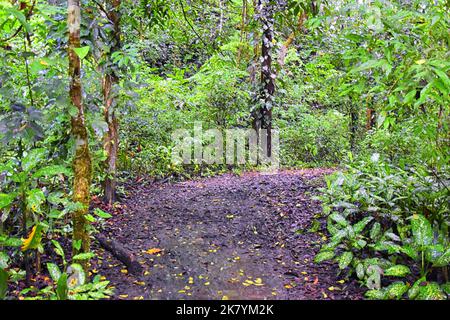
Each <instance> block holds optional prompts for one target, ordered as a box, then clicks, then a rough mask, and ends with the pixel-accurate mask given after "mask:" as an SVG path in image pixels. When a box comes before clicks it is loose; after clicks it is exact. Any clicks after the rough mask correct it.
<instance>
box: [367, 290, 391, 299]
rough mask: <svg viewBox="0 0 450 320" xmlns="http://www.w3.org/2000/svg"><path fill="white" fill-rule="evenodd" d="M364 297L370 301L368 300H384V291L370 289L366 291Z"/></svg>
mask: <svg viewBox="0 0 450 320" xmlns="http://www.w3.org/2000/svg"><path fill="white" fill-rule="evenodd" d="M364 295H365V296H366V298H367V299H370V300H384V299H386V291H384V290H377V289H372V290H368V291H367V292H366V293H365V294H364Z"/></svg>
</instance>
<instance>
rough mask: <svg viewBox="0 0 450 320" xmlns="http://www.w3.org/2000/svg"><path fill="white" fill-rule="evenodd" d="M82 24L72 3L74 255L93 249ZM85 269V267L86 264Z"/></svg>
mask: <svg viewBox="0 0 450 320" xmlns="http://www.w3.org/2000/svg"><path fill="white" fill-rule="evenodd" d="M80 24H81V13H80V0H69V1H68V19H67V25H68V27H69V77H70V99H71V101H72V104H73V105H74V106H75V107H76V108H77V110H78V114H77V115H76V116H75V117H72V121H71V122H72V135H73V137H74V140H75V155H74V159H73V170H74V181H73V201H74V202H77V203H81V204H82V205H83V206H82V208H80V209H78V210H77V211H75V212H74V213H73V242H74V243H78V242H81V246H80V247H79V249H77V247H78V246H77V245H74V249H73V254H74V255H75V254H78V253H80V252H89V250H90V239H89V233H88V230H87V226H88V221H87V220H86V219H85V214H86V213H87V212H88V210H89V203H90V200H91V197H90V191H89V189H90V185H91V176H92V167H91V154H90V151H89V140H88V131H87V128H86V123H85V115H84V106H83V101H82V88H81V77H80V76H81V61H80V58H79V57H78V55H77V54H76V53H75V51H74V49H75V48H79V47H80ZM84 266H85V267H86V265H84Z"/></svg>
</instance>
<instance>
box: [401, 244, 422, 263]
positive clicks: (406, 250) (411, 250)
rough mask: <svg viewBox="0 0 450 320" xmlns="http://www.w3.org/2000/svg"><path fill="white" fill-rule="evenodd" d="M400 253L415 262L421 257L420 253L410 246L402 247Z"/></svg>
mask: <svg viewBox="0 0 450 320" xmlns="http://www.w3.org/2000/svg"><path fill="white" fill-rule="evenodd" d="M400 251H401V252H403V253H404V254H406V255H407V256H408V257H410V258H411V259H413V260H417V259H418V257H419V253H418V252H417V250H416V249H414V248H413V247H411V246H410V245H404V246H402V247H400Z"/></svg>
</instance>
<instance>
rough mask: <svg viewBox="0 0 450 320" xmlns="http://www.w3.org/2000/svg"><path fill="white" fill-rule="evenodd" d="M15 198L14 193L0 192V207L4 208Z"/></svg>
mask: <svg viewBox="0 0 450 320" xmlns="http://www.w3.org/2000/svg"><path fill="white" fill-rule="evenodd" d="M15 198H16V194H12V193H11V194H6V193H0V209H3V208H6V207H7V206H9V205H10V204H11V203H13V201H14V199H15Z"/></svg>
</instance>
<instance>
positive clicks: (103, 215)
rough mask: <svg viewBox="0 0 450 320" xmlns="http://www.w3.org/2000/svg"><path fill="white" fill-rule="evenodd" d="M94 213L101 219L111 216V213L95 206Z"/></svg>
mask: <svg viewBox="0 0 450 320" xmlns="http://www.w3.org/2000/svg"><path fill="white" fill-rule="evenodd" d="M94 213H95V214H96V215H97V216H99V217H100V218H103V219H109V218H112V215H110V214H109V213H107V212H105V211H103V210H102V209H99V208H96V209H95V211H94Z"/></svg>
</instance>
